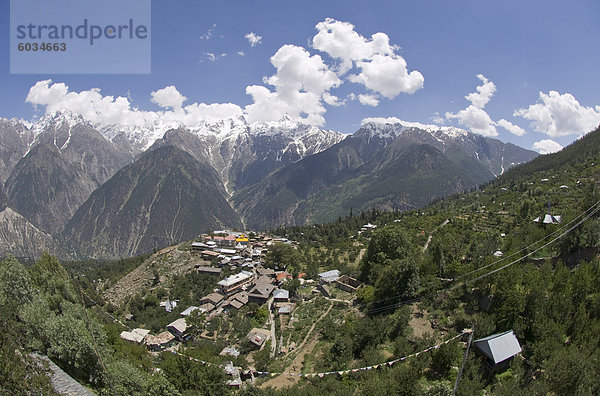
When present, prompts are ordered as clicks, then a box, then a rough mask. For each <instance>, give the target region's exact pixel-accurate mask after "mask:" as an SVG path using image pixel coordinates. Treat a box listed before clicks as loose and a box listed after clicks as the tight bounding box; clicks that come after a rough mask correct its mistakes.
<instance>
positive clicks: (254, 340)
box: [247, 328, 271, 348]
mask: <svg viewBox="0 0 600 396" xmlns="http://www.w3.org/2000/svg"><path fill="white" fill-rule="evenodd" d="M270 334H271V332H270V331H269V330H267V329H257V328H254V329H252V330H250V333H248V336H247V338H248V341H250V343H251V344H252V345H254V346H256V347H259V348H262V347H263V346H264V345H265V342H266V341H267V340H268V339H269V337H270Z"/></svg>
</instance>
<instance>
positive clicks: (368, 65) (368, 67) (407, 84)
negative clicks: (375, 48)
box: [348, 55, 424, 99]
mask: <svg viewBox="0 0 600 396" xmlns="http://www.w3.org/2000/svg"><path fill="white" fill-rule="evenodd" d="M357 66H358V67H359V68H360V69H361V72H360V73H359V74H355V75H351V76H350V77H349V78H348V79H349V80H350V81H352V82H355V83H361V84H363V85H364V86H365V87H366V88H367V89H369V90H371V91H373V92H377V93H380V94H381V95H383V96H385V97H386V98H388V99H393V98H395V97H396V96H398V94H400V93H401V92H404V93H409V94H412V93H415V92H416V91H417V90H419V89H421V88H423V81H424V78H423V75H422V74H421V73H419V72H418V71H412V72H410V73H409V72H408V69H407V68H406V61H405V60H404V58H402V57H400V56H397V55H396V56H386V55H375V56H373V58H372V59H371V60H369V61H360V62H357Z"/></svg>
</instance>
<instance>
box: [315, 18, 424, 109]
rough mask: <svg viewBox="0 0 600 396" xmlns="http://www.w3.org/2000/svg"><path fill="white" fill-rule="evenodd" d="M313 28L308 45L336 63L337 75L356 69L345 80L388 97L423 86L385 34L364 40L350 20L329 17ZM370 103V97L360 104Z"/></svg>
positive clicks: (419, 77) (421, 77)
mask: <svg viewBox="0 0 600 396" xmlns="http://www.w3.org/2000/svg"><path fill="white" fill-rule="evenodd" d="M316 29H317V31H318V32H317V34H316V35H315V36H314V37H313V40H312V47H313V48H314V49H317V50H319V51H322V52H325V53H327V54H328V55H329V56H331V57H332V58H333V59H336V60H338V61H339V62H340V63H339V65H338V67H337V72H338V74H339V75H340V76H342V75H344V74H346V73H347V72H348V71H350V70H352V69H353V68H354V67H356V68H357V69H358V71H359V72H358V73H357V74H351V75H350V76H349V77H348V80H349V81H351V82H354V83H359V84H362V85H364V86H365V87H366V88H367V89H368V90H369V91H372V93H376V94H380V95H382V96H384V97H386V98H388V99H393V98H395V97H396V96H397V95H399V94H400V93H409V94H412V93H414V92H415V91H417V90H419V89H421V88H423V82H424V78H423V75H422V74H421V73H420V72H418V71H416V70H414V71H411V72H409V71H408V67H407V63H406V61H405V60H404V58H402V57H401V56H400V55H398V54H397V53H396V51H397V50H398V49H399V47H397V46H395V45H391V44H390V40H389V37H388V35H387V34H385V33H381V32H379V33H375V34H373V35H371V38H370V39H368V38H365V37H363V36H361V35H360V34H359V33H357V32H356V31H355V28H354V25H352V24H351V23H349V22H342V21H336V20H335V19H331V18H327V19H325V21H323V22H319V23H318V24H317V26H316ZM370 96H371V97H372V98H374V95H370ZM361 103H363V101H361ZM372 103H374V100H368V101H365V102H364V103H363V104H368V105H372Z"/></svg>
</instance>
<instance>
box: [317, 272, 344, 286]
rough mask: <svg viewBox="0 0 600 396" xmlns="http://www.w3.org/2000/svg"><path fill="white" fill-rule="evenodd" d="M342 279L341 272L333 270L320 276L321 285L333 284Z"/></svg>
mask: <svg viewBox="0 0 600 396" xmlns="http://www.w3.org/2000/svg"><path fill="white" fill-rule="evenodd" d="M339 278H340V271H339V270H331V271H326V272H321V273H320V274H319V282H320V283H333V282H335V281H337V280H338V279H339Z"/></svg>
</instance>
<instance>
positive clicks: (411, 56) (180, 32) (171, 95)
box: [0, 0, 600, 151]
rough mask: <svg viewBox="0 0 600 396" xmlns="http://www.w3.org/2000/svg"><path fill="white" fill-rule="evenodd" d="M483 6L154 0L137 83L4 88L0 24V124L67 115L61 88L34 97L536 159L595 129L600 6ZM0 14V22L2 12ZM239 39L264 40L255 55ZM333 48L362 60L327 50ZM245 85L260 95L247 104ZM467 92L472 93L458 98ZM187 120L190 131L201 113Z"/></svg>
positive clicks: (66, 78) (16, 78)
mask: <svg viewBox="0 0 600 396" xmlns="http://www.w3.org/2000/svg"><path fill="white" fill-rule="evenodd" d="M494 3H495V4H492V2H489V1H447V0H446V1H441V0H431V1H371V2H364V1H322V2H297V1H295V2H292V1H219V2H207V1H197V0H196V1H187V0H186V1H184V0H181V1H170V2H167V1H152V26H151V36H152V63H151V68H152V71H151V73H150V74H140V75H135V74H132V75H114V74H106V75H86V74H84V75H69V74H55V75H51V74H47V75H44V74H39V75H18V74H12V75H11V74H9V59H8V54H9V36H10V30H9V26H8V23H3V24H2V25H1V27H0V29H2V34H1V35H0V47H1V48H0V51H2V52H3V53H4V54H6V55H5V58H4V62H2V64H1V65H0V86H1V87H2V90H1V94H0V116H2V117H7V118H11V117H18V118H24V119H32V118H34V117H36V116H39V115H41V114H43V112H44V111H45V109H46V105H48V107H47V108H48V109H52V108H62V107H61V106H63V107H68V106H71V102H69V101H68V100H66V99H64V98H66V96H65V92H67V91H66V88H64V89H62V90H58V89H57V90H56V91H57V92H58V91H61V92H62V93H61V95H63V97H64V98H63V99H61V98H58V97H57V98H54V99H47V98H46V96H43V95H41V94H42V93H43V92H46V91H47V92H50V91H49V90H50V88H51V87H52V84H54V83H57V84H60V83H62V84H65V85H66V86H68V92H71V93H82V92H87V91H89V90H90V89H92V88H99V89H100V90H101V91H100V95H101V96H112V97H119V96H121V97H127V98H128V101H129V105H130V106H131V108H132V109H134V108H136V109H138V110H143V111H147V112H156V113H157V114H161V113H160V112H171V113H173V114H175V113H177V110H179V111H180V112H183V111H185V112H188V111H190V112H191V111H192V109H191V108H190V109H188V110H183V108H185V106H188V105H191V104H194V103H204V104H206V105H210V104H215V103H229V104H232V105H231V106H229V107H214V109H213V108H211V111H210V112H209V113H210V115H209V116H207V117H218V116H219V115H220V114H225V115H226V114H230V113H231V112H233V113H236V112H242V113H244V114H250V117H249V118H250V119H257V120H260V119H268V118H269V117H272V118H278V116H279V115H280V113H281V112H291V113H292V115H294V114H293V113H294V112H297V116H299V117H303V118H305V119H307V120H309V122H311V123H315V124H320V125H322V126H324V127H326V128H329V129H334V130H338V131H341V132H345V133H350V132H354V131H355V130H356V129H358V128H359V127H360V124H361V121H362V120H363V119H365V118H374V117H385V118H387V117H396V118H398V119H401V120H406V121H412V122H420V123H423V124H432V123H437V124H444V125H454V126H458V127H462V128H465V129H469V130H472V131H474V132H478V133H481V134H484V135H488V136H494V137H497V138H499V139H501V140H503V141H510V142H513V143H515V144H517V145H520V146H523V147H526V148H532V147H533V145H534V143H536V142H542V143H538V145H537V146H536V148H537V149H538V150H541V151H552V149H556V148H557V147H558V146H555V145H553V143H550V142H549V141H550V140H551V141H553V142H556V143H558V144H559V145H561V146H565V145H566V144H568V143H570V142H571V141H573V140H574V139H576V138H577V137H578V136H580V134H581V133H583V132H586V131H588V130H591V129H592V128H594V127H595V126H597V125H598V124H600V106H599V105H600V97H599V95H598V87H600V74H599V73H598V70H600V51H599V50H598V49H599V48H600V24H598V23H597V19H598V16H600V3H599V2H597V1H592V0H590V1H573V2H564V1H502V2H494ZM0 7H1V8H0V13H1V15H4V18H6V19H7V21H6V22H8V15H9V6H8V1H4V2H2V5H1V6H0ZM328 18H329V19H328ZM325 21H328V22H325ZM318 24H321V25H320V26H321V29H320V30H319V29H317V28H316V26H317V25H318ZM350 24H351V25H353V27H352V26H350ZM349 26H350V27H349ZM327 28H329V29H330V30H329V33H331V34H330V35H326V34H325V33H327V31H328V30H327ZM348 29H350V30H348ZM321 30H322V31H323V35H322V37H321V38H322V40H321V41H318V40H317V42H315V40H316V38H315V36H316V35H317V34H318V33H319V32H320V31H321ZM249 33H254V35H255V37H257V36H260V37H261V38H260V41H257V42H256V43H254V46H252V45H251V43H250V40H249V39H248V38H246V35H248V34H249ZM376 33H383V34H384V35H385V36H382V35H379V36H377V37H378V39H375V41H377V40H380V41H377V42H378V43H380V44H381V43H383V44H382V45H380V46H376V45H374V42H375V41H373V40H374V38H373V37H372V35H373V34H376ZM335 34H337V36H336V35H335ZM334 36H335V37H334ZM249 37H250V36H249ZM386 38H387V44H388V45H387V46H386V45H384V44H385V42H386V40H385V39H386ZM336 40H337V41H336ZM344 40H349V41H345V42H346V43H350V42H352V43H355V44H361V45H362V46H364V48H363V50H361V51H359V50H356V47H355V46H354V45H346V46H344V45H341V47H339V46H338V47H336V44H340V43H342V44H343V43H344ZM357 40H358V41H357ZM382 46H383V47H382ZM350 47H352V48H350ZM375 47H377V48H375ZM332 48H334V49H332ZM374 48H375V49H374ZM346 50H347V51H346ZM345 51H346V52H345ZM242 52H243V55H241V54H240V53H242ZM223 54H225V55H223ZM275 54H278V55H279V56H278V60H276V61H275V62H279V63H278V65H279V67H280V69H279V71H278V69H277V68H276V67H275V66H274V64H273V63H272V61H271V57H273V56H274V55H275ZM317 58H318V59H317ZM344 59H345V60H346V61H345V62H344ZM117 61H118V60H117ZM307 62H309V63H310V65H308V64H307ZM403 63H404V64H405V65H406V68H405V70H404V75H403V70H402V64H403ZM344 67H345V68H344ZM386 67H389V68H386ZM390 68H391V69H390ZM345 69H347V70H345ZM390 70H392V71H393V72H390ZM419 75H420V76H421V77H419ZM478 76H479V77H478ZM264 77H267V78H270V80H268V81H266V82H265V81H264V79H263V78H264ZM48 79H51V80H52V81H53V83H47V84H46V85H40V86H38V89H37V90H36V92H37V93H40V95H38V96H36V95H32V96H31V97H30V98H29V102H27V101H26V99H27V97H28V92H29V90H30V88H31V87H32V86H34V85H35V84H36V83H38V81H44V80H48ZM170 86H173V87H174V88H172V89H169V90H165V91H161V90H163V89H164V88H165V87H170ZM249 86H255V87H258V88H255V89H254V93H255V96H254V97H253V96H252V95H249V94H247V92H246V91H247V87H249ZM478 86H480V87H481V88H480V90H481V92H479V93H478V94H477V95H474V96H470V98H471V100H468V99H466V98H465V96H467V95H469V94H470V93H477V92H478V91H477V90H476V89H477V87H478ZM296 87H300V88H299V90H296ZM44 90H46V91H44ZM278 91H280V92H279V93H278ZM153 92H154V93H155V96H153V95H152V93H153ZM307 92H308V93H309V94H310V95H303V94H304V93H307ZM178 95H179V96H178ZM42 96H43V97H44V98H45V99H43V100H42V99H40V97H42ZM181 96H185V98H186V100H185V101H183V102H181V100H182V97H181ZM308 96H310V98H309V99H310V100H308V99H307V97H308ZM36 98H37V99H36ZM290 98H291V99H290ZM52 100H54V102H52ZM33 103H37V104H38V106H37V109H34V106H33ZM253 104H254V105H253ZM375 104H376V105H375ZM233 105H235V106H233ZM78 106H82V105H81V103H80V101H79V102H78ZM530 106H531V107H530ZM205 108H206V107H205ZM77 109H78V108H76V109H75V110H76V111H77ZM213 110H214V111H213ZM195 111H197V113H194V114H195V115H194V116H193V117H191V118H193V119H198V117H200V118H202V117H204V116H205V114H207V113H206V112H203V111H204V110H198V108H195ZM173 114H171V116H173V117H175V115H173ZM100 116H101V115H100ZM505 127H506V128H505ZM507 128H508V129H511V130H512V131H513V133H511V132H509V130H508V129H507Z"/></svg>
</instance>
